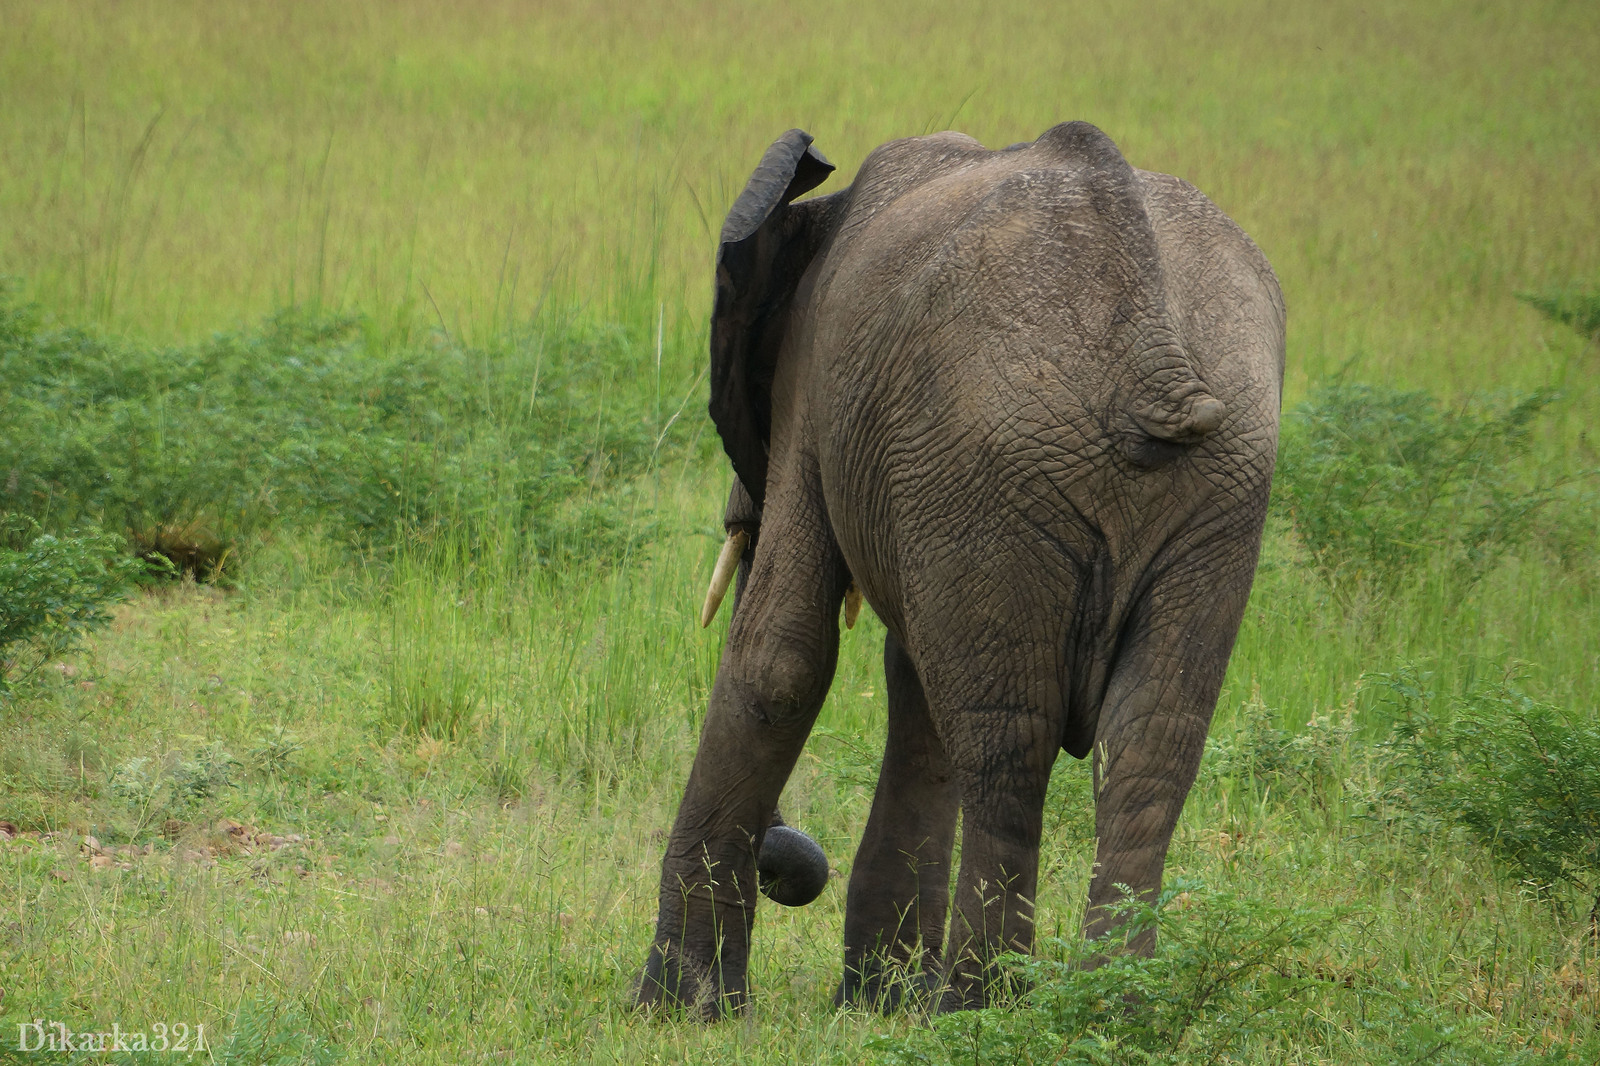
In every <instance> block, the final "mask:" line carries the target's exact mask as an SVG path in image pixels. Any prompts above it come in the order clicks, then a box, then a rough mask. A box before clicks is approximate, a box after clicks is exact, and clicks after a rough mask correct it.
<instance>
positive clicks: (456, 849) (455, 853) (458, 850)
mask: <svg viewBox="0 0 1600 1066" xmlns="http://www.w3.org/2000/svg"><path fill="white" fill-rule="evenodd" d="M466 853H467V849H466V848H465V847H463V846H462V845H461V842H460V841H457V840H451V841H447V842H446V843H445V846H444V854H445V858H447V859H459V858H461V856H463V855H465V854H466Z"/></svg>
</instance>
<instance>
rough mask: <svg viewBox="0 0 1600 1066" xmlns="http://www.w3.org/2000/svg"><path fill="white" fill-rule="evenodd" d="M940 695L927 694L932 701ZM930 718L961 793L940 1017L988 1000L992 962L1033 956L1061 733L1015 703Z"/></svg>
mask: <svg viewBox="0 0 1600 1066" xmlns="http://www.w3.org/2000/svg"><path fill="white" fill-rule="evenodd" d="M1002 676H1005V675H1003V674H1002ZM1016 676H1022V675H1021V674H1020V672H1018V674H1017V675H1016ZM939 693H940V690H939V689H937V688H935V689H933V690H931V693H930V694H931V696H932V698H933V699H935V700H936V701H937V700H938V699H939ZM934 713H935V716H936V720H937V721H938V722H939V723H940V734H941V736H943V738H944V742H945V748H946V750H947V751H948V752H949V754H950V760H951V763H952V765H953V766H954V769H955V773H956V781H957V783H958V784H959V786H960V789H961V870H960V873H959V874H958V875H957V877H956V887H955V893H954V898H953V901H952V914H951V918H950V935H949V941H948V946H947V947H946V949H945V966H946V970H947V973H946V979H945V987H944V991H943V993H942V994H941V996H940V1000H939V1004H938V1009H939V1010H941V1011H951V1010H967V1009H972V1008H977V1007H983V1006H986V1005H987V1004H988V1003H989V1002H990V1001H991V999H992V998H993V993H994V991H995V981H996V979H997V978H998V977H999V973H998V971H997V969H996V965H995V964H996V960H997V959H998V958H999V956H1001V955H1003V954H1005V953H1007V952H1022V953H1026V952H1028V951H1029V950H1031V949H1032V947H1033V914H1034V894H1035V891H1036V889H1037V886H1038V879H1039V840H1040V837H1041V835H1042V834H1043V829H1044V801H1045V794H1046V791H1047V789H1048V788H1049V784H1050V770H1051V768H1052V767H1053V766H1054V765H1055V759H1056V755H1057V754H1058V753H1059V752H1060V744H1061V741H1060V737H1061V727H1060V722H1059V717H1058V716H1057V715H1053V714H1051V713H1049V712H1048V711H1047V710H1044V709H1043V708H1042V705H1041V703H1040V702H1036V701H1034V700H1030V699H1026V698H1017V697H1015V696H1014V697H1013V698H1012V699H1004V700H996V701H994V702H988V701H983V702H975V703H969V704H966V705H964V706H961V705H958V706H956V707H953V708H952V709H950V710H948V711H944V710H942V709H941V707H939V706H938V705H937V703H936V705H935V708H934Z"/></svg>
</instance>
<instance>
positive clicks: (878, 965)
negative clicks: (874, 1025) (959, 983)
mask: <svg viewBox="0 0 1600 1066" xmlns="http://www.w3.org/2000/svg"><path fill="white" fill-rule="evenodd" d="M940 981H941V978H940V976H939V964H938V960H937V958H935V957H929V958H928V959H925V960H924V961H923V965H922V968H921V969H913V968H911V966H910V964H909V963H907V962H906V961H905V960H902V959H894V958H884V957H882V956H877V955H874V956H869V957H868V958H866V959H865V960H862V961H860V962H856V963H852V962H850V961H849V960H848V959H847V960H846V962H845V967H844V976H843V978H841V979H840V981H839V988H838V990H837V991H835V992H834V994H833V1005H834V1007H835V1008H843V1007H851V1008H854V1009H856V1010H869V1011H876V1012H877V1013H879V1014H892V1013H894V1012H895V1011H898V1010H901V1009H909V1010H927V1009H928V1008H929V1007H931V1006H932V1005H933V1004H934V1003H936V1002H937V1001H938V997H939V991H940Z"/></svg>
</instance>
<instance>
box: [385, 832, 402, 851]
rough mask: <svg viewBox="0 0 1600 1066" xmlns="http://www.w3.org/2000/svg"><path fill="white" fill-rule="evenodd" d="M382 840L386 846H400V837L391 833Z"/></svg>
mask: <svg viewBox="0 0 1600 1066" xmlns="http://www.w3.org/2000/svg"><path fill="white" fill-rule="evenodd" d="M383 842H384V844H385V845H386V846H388V847H391V848H398V847H399V846H400V838H399V837H397V836H395V835H394V834H393V833H390V834H389V835H388V836H386V837H384V838H383Z"/></svg>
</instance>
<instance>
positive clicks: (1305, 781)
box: [1203, 692, 1356, 794]
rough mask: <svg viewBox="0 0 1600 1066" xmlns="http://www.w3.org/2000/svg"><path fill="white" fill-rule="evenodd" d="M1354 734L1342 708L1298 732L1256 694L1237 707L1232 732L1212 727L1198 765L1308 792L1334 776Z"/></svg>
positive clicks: (1291, 791) (1284, 789)
mask: <svg viewBox="0 0 1600 1066" xmlns="http://www.w3.org/2000/svg"><path fill="white" fill-rule="evenodd" d="M1355 733H1356V726H1355V719H1354V717H1353V715H1351V714H1350V712H1349V711H1348V710H1346V711H1345V712H1344V713H1343V714H1341V715H1338V716H1335V715H1334V714H1332V713H1326V714H1320V715H1315V716H1313V717H1312V718H1311V720H1310V721H1308V722H1307V723H1306V725H1305V728H1304V729H1302V730H1299V731H1298V732H1297V731H1293V730H1288V729H1284V728H1283V727H1282V726H1281V725H1280V724H1279V721H1278V714H1277V712H1276V711H1274V710H1273V709H1272V708H1270V707H1268V706H1267V705H1266V704H1265V703H1264V702H1262V699H1261V695H1260V693H1259V692H1257V693H1253V694H1252V695H1251V697H1250V699H1249V700H1248V701H1246V703H1245V704H1244V706H1243V707H1241V708H1240V710H1239V714H1238V716H1237V717H1236V719H1235V721H1234V726H1233V730H1232V732H1223V731H1217V730H1213V733H1212V735H1211V737H1210V739H1208V740H1207V741H1206V753H1205V762H1204V764H1203V766H1204V768H1205V770H1206V772H1208V773H1212V774H1216V775H1218V776H1222V777H1232V778H1235V779H1238V780H1244V781H1249V782H1253V783H1255V784H1257V785H1259V786H1264V787H1272V788H1275V789H1277V790H1278V791H1279V792H1281V793H1283V794H1294V793H1297V792H1307V793H1312V792H1316V791H1318V790H1319V789H1322V788H1324V787H1326V786H1327V785H1328V784H1329V783H1330V782H1332V781H1334V780H1336V779H1337V777H1338V774H1339V772H1340V770H1341V768H1342V767H1343V765H1344V763H1345V761H1346V759H1347V756H1348V749H1349V747H1350V744H1351V742H1352V740H1353V738H1354V737H1355Z"/></svg>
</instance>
